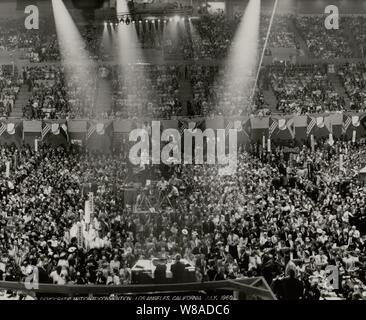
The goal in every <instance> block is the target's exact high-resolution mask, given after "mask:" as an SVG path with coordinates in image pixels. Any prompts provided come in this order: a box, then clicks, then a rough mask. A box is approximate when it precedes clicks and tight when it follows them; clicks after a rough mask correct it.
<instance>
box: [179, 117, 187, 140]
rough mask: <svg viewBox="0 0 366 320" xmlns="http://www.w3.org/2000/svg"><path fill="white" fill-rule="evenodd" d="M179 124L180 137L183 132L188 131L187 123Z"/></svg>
mask: <svg viewBox="0 0 366 320" xmlns="http://www.w3.org/2000/svg"><path fill="white" fill-rule="evenodd" d="M179 123H180V128H179V132H180V135H181V136H183V135H184V130H186V129H188V123H187V122H186V121H182V120H179Z"/></svg>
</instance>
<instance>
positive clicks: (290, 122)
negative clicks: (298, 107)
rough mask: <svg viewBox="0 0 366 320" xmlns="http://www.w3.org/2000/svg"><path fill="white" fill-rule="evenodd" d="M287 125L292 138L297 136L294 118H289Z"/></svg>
mask: <svg viewBox="0 0 366 320" xmlns="http://www.w3.org/2000/svg"><path fill="white" fill-rule="evenodd" d="M286 127H287V129H288V131H289V132H290V134H291V137H292V139H294V138H295V127H294V119H289V120H288V121H287V124H286Z"/></svg>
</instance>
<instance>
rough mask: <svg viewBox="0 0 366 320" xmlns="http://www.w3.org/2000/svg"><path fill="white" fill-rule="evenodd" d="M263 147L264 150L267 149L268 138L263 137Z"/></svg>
mask: <svg viewBox="0 0 366 320" xmlns="http://www.w3.org/2000/svg"><path fill="white" fill-rule="evenodd" d="M262 147H263V149H264V150H265V149H266V136H263V138H262Z"/></svg>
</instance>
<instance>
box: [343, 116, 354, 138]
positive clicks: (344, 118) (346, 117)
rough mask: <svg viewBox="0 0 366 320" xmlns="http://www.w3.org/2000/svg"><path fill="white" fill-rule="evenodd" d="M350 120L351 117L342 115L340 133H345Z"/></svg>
mask: <svg viewBox="0 0 366 320" xmlns="http://www.w3.org/2000/svg"><path fill="white" fill-rule="evenodd" d="M351 122H352V119H351V117H349V116H347V115H343V124H342V133H343V134H346V132H347V129H348V127H349V126H350V124H351Z"/></svg>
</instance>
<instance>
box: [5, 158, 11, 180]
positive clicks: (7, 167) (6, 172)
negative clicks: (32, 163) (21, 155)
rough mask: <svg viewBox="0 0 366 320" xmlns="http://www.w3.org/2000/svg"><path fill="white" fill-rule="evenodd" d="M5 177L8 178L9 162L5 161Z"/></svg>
mask: <svg viewBox="0 0 366 320" xmlns="http://www.w3.org/2000/svg"><path fill="white" fill-rule="evenodd" d="M5 177H6V178H9V177H10V161H6V170H5Z"/></svg>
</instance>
